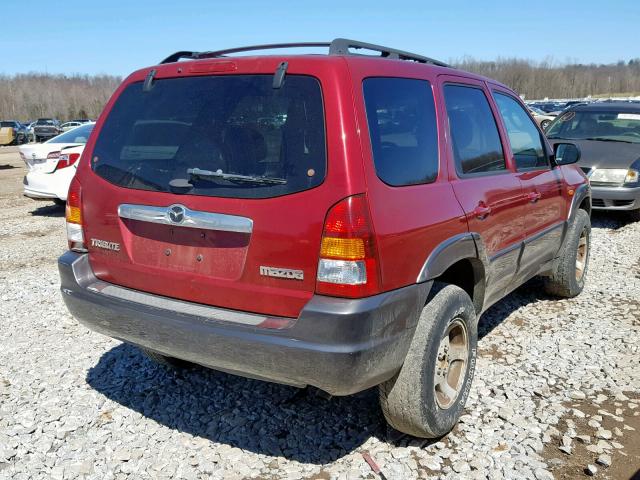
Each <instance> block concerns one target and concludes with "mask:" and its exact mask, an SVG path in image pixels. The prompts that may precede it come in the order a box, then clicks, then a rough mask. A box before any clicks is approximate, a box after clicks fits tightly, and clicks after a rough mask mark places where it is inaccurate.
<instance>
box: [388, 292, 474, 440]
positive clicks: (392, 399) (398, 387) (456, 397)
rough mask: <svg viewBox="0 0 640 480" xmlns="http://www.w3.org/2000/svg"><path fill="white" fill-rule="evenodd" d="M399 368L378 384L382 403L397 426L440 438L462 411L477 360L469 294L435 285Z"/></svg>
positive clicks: (410, 432)
mask: <svg viewBox="0 0 640 480" xmlns="http://www.w3.org/2000/svg"><path fill="white" fill-rule="evenodd" d="M434 290H435V295H433V294H432V298H431V300H430V301H429V302H428V303H427V305H426V306H425V307H424V309H423V310H422V313H421V315H420V319H419V321H418V326H417V327H416V331H415V334H414V337H413V341H412V343H411V346H410V347H409V352H408V353H407V356H406V358H405V361H404V364H403V366H402V368H401V369H400V371H399V372H398V373H397V374H396V376H395V377H393V378H392V379H390V380H388V381H386V382H384V383H383V384H381V385H380V386H379V396H380V406H381V408H382V412H383V414H384V416H385V418H386V419H387V422H388V423H389V424H390V425H391V426H392V427H394V428H395V429H396V430H400V431H401V432H404V433H408V434H410V435H413V436H415V437H421V438H437V437H441V436H442V435H444V434H446V433H448V432H449V431H451V429H452V428H453V427H454V425H455V424H456V423H457V421H458V419H459V418H460V416H461V415H462V411H463V409H464V405H465V402H466V401H467V397H468V395H469V389H470V387H471V382H472V380H473V372H474V369H475V363H476V352H477V347H476V345H477V341H478V330H477V317H476V312H475V309H474V306H473V302H472V301H471V298H469V295H467V293H466V292H465V291H464V290H462V289H461V288H459V287H457V286H455V285H447V284H434Z"/></svg>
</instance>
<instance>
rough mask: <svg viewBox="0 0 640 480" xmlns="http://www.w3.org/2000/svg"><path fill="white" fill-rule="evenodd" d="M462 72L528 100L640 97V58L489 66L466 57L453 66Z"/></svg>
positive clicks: (512, 60) (504, 60)
mask: <svg viewBox="0 0 640 480" xmlns="http://www.w3.org/2000/svg"><path fill="white" fill-rule="evenodd" d="M454 65H455V66H456V67H458V68H461V69H462V70H467V71H469V72H473V73H478V74H480V75H484V76H486V77H489V78H493V79H495V80H498V81H500V82H502V83H504V84H505V85H507V86H509V87H511V88H512V89H513V90H515V91H516V92H518V93H519V94H520V95H524V96H525V98H526V99H527V100H540V99H544V98H547V97H548V98H585V97H587V96H590V95H597V96H609V95H636V96H637V95H640V58H638V59H633V60H629V61H628V62H624V61H619V62H618V63H615V64H606V65H602V64H601V65H596V64H590V65H584V64H579V63H567V64H556V63H554V62H553V61H552V60H543V61H541V62H533V61H530V60H522V59H518V58H500V59H498V60H495V61H492V62H487V61H479V60H475V59H473V58H471V57H465V58H463V59H462V60H459V61H456V62H454Z"/></svg>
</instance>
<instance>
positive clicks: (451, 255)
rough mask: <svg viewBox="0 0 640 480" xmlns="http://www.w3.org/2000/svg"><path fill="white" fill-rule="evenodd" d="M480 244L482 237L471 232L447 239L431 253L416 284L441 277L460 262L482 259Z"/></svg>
mask: <svg viewBox="0 0 640 480" xmlns="http://www.w3.org/2000/svg"><path fill="white" fill-rule="evenodd" d="M478 242H481V238H480V235H479V234H477V233H470V232H465V233H460V234H458V235H454V236H453V237H450V238H447V239H446V240H444V241H443V242H441V243H440V244H438V246H436V248H434V249H433V250H432V251H431V253H430V254H429V256H428V257H427V259H426V260H425V262H424V264H423V265H422V268H421V269H420V273H419V274H418V278H417V279H416V283H422V282H426V281H427V280H433V279H434V278H437V277H439V276H440V275H442V274H443V273H444V272H445V271H446V270H447V269H448V268H449V267H450V266H451V265H453V264H455V263H456V262H459V261H460V260H465V259H480V255H478ZM483 263H484V262H483Z"/></svg>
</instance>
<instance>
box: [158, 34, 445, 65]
mask: <svg viewBox="0 0 640 480" xmlns="http://www.w3.org/2000/svg"><path fill="white" fill-rule="evenodd" d="M305 47H329V55H362V54H359V53H354V52H352V51H351V49H355V50H360V49H364V50H370V51H373V52H380V57H382V58H390V59H394V60H410V61H413V62H418V63H430V64H432V65H438V66H440V67H448V66H449V65H447V64H446V63H444V62H441V61H439V60H435V59H433V58H429V57H424V56H422V55H418V54H416V53H411V52H405V51H404V50H398V49H396V48H389V47H384V46H382V45H375V44H373V43H366V42H360V41H358V40H349V39H346V38H336V39H334V40H333V41H331V42H302V43H272V44H266V45H251V46H248V47H238V48H228V49H225V50H216V51H211V52H191V51H181V52H176V53H174V54H172V55H169V56H168V57H167V58H165V59H164V60H163V61H162V62H160V64H164V63H174V62H177V61H179V60H181V59H188V60H199V59H202V58H217V57H224V56H226V55H229V54H230V53H239V52H251V51H257V50H272V49H277V48H305ZM363 56H368V55H363ZM369 56H371V55H369Z"/></svg>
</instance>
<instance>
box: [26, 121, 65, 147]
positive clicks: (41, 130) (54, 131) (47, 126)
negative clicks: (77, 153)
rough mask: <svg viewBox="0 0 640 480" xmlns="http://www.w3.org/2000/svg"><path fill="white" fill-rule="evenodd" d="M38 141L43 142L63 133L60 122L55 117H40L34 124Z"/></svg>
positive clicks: (34, 131)
mask: <svg viewBox="0 0 640 480" xmlns="http://www.w3.org/2000/svg"><path fill="white" fill-rule="evenodd" d="M33 133H34V136H35V139H36V142H42V141H44V140H48V139H50V138H53V137H55V136H56V135H59V134H61V133H62V128H61V126H60V122H59V121H58V120H56V119H55V118H39V119H38V121H37V122H36V123H35V125H34V126H33Z"/></svg>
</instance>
